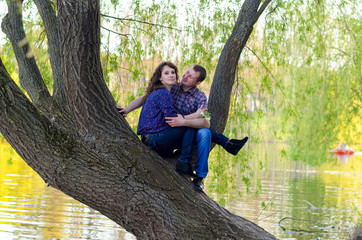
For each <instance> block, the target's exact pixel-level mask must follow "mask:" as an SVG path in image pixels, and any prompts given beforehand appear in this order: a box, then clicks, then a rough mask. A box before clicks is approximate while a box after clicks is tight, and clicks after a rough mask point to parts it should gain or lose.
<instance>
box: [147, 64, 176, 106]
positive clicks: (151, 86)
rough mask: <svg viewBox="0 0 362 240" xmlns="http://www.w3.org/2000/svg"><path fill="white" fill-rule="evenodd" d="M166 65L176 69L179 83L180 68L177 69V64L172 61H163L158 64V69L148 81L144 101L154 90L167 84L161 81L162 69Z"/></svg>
mask: <svg viewBox="0 0 362 240" xmlns="http://www.w3.org/2000/svg"><path fill="white" fill-rule="evenodd" d="M164 66H169V67H170V68H172V69H173V70H175V73H176V83H178V69H177V67H176V65H175V64H173V63H172V62H162V63H160V65H158V67H157V68H156V70H155V71H154V72H153V74H152V77H151V79H150V81H149V82H148V85H147V88H146V90H145V95H144V97H143V99H142V101H143V102H145V101H146V100H147V98H148V96H150V94H151V93H152V92H153V91H155V90H158V89H161V88H165V86H164V85H163V84H162V82H161V81H160V78H161V76H162V69H163V67H164Z"/></svg>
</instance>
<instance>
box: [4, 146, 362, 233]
mask: <svg viewBox="0 0 362 240" xmlns="http://www.w3.org/2000/svg"><path fill="white" fill-rule="evenodd" d="M284 149H286V145H285V144H251V143H248V144H247V146H246V147H245V151H244V153H241V154H239V155H242V157H239V156H235V157H234V156H232V155H228V154H225V152H224V151H223V150H221V149H220V148H218V147H217V148H216V149H214V150H213V152H212V156H211V158H210V174H209V176H208V177H207V179H206V182H205V185H206V189H205V191H206V192H207V194H209V196H211V197H212V198H213V199H215V200H217V201H218V202H220V203H221V204H222V205H224V206H225V207H226V208H227V209H228V210H230V211H231V212H233V213H235V214H238V215H240V216H242V217H244V218H247V219H249V220H251V221H255V222H256V223H257V224H258V225H260V226H261V227H263V228H264V229H266V230H267V231H269V232H270V233H272V234H273V235H275V236H276V237H277V238H280V239H346V238H347V237H348V233H349V232H350V231H351V230H352V228H353V226H354V225H355V224H356V222H357V221H358V217H359V214H361V213H362V197H361V196H362V156H361V155H359V153H358V154H356V155H354V156H352V157H349V158H348V159H338V158H337V157H335V158H333V160H332V161H329V162H327V163H324V164H322V165H321V166H308V165H307V164H304V163H302V162H299V161H291V160H288V159H287V158H286V157H283V154H281V153H282V152H283V150H284ZM245 156H246V157H245ZM240 158H243V159H244V160H240ZM245 159H247V163H245ZM243 161H244V162H243ZM243 164H247V165H248V166H249V167H248V170H247V171H244V173H245V175H248V178H244V177H243V174H242V171H240V170H239V169H238V168H239V167H240V166H241V165H243ZM222 166H226V169H225V168H222ZM0 167H1V168H0V239H92V240H95V239H110V240H113V239H115V240H116V239H117V240H126V239H135V237H134V236H133V235H132V234H130V233H128V232H127V231H125V230H124V229H123V228H121V227H119V226H118V225H117V224H115V223H113V222H112V221H111V220H109V219H107V218H106V217H104V216H102V215H101V214H99V213H98V212H97V211H95V210H93V209H91V208H89V207H87V206H85V205H84V204H81V203H79V202H77V201H76V200H73V199H72V198H70V197H68V196H66V195H65V194H63V193H61V192H59V191H58V190H55V189H53V188H51V187H47V185H46V184H45V183H44V181H43V180H42V179H41V178H40V177H39V176H38V175H37V174H36V173H35V172H34V171H33V170H32V169H31V168H29V167H28V166H27V164H26V163H25V162H24V161H23V160H22V159H21V158H20V157H19V156H18V155H17V154H16V153H14V152H13V150H11V148H10V147H9V145H7V144H4V143H2V144H0ZM221 172H222V174H224V175H223V176H221V175H220V174H221ZM247 182H248V185H247V184H246V183H247ZM246 186H248V188H246ZM247 190H248V191H249V193H246V192H247Z"/></svg>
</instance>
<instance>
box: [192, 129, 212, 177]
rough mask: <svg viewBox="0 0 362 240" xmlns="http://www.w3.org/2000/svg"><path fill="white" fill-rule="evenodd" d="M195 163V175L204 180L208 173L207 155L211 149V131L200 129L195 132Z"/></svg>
mask: <svg viewBox="0 0 362 240" xmlns="http://www.w3.org/2000/svg"><path fill="white" fill-rule="evenodd" d="M196 143H197V161H196V164H195V172H196V175H197V176H199V177H202V178H205V177H206V175H207V173H208V172H209V164H208V160H209V153H210V148H211V131H210V130H209V129H208V128H201V129H199V130H198V131H197V135H196Z"/></svg>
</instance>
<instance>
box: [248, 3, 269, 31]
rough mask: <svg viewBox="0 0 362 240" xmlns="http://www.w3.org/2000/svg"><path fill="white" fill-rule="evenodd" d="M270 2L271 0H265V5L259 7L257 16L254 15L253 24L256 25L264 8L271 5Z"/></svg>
mask: <svg viewBox="0 0 362 240" xmlns="http://www.w3.org/2000/svg"><path fill="white" fill-rule="evenodd" d="M270 2H271V0H265V1H264V2H263V5H261V7H260V8H259V10H258V12H257V13H256V14H255V16H254V17H253V20H252V25H254V24H255V23H256V22H257V21H258V19H259V17H260V15H261V14H262V13H263V12H264V10H265V9H266V7H267V6H268V5H269V3H270Z"/></svg>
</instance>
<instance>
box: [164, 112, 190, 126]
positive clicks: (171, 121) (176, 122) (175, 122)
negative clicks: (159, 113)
mask: <svg viewBox="0 0 362 240" xmlns="http://www.w3.org/2000/svg"><path fill="white" fill-rule="evenodd" d="M165 120H166V122H167V123H168V125H170V127H182V126H184V124H185V119H184V118H183V117H182V115H180V114H177V117H165Z"/></svg>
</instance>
